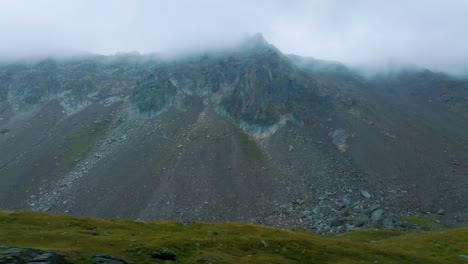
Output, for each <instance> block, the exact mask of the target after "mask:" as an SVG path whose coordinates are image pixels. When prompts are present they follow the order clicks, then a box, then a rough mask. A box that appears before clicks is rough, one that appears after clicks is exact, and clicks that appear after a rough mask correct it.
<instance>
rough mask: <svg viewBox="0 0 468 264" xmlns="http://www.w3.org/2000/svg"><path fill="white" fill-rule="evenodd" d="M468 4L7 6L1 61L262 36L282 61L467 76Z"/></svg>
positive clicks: (35, 0) (13, 2) (62, 2)
mask: <svg viewBox="0 0 468 264" xmlns="http://www.w3.org/2000/svg"><path fill="white" fill-rule="evenodd" d="M467 17H468V1H465V0H447V1H435V0H414V1H403V0H395V1H380V0H377V1H374V0H357V1H345V0H341V1H339V0H327V1H314V0H310V1H307V0H298V1H286V0H284V1H280V0H277V1H274V0H271V1H266V0H264V1H262V0H257V1H255V0H237V1H229V2H228V1H215V0H200V1H189V0H178V1H151V0H132V1H130V0H128V1H121V0H113V1H112V0H100V1H93V0H81V1H71V0H29V1H28V0H3V1H1V2H0V36H2V37H1V41H0V57H2V58H12V57H26V56H45V55H67V54H79V53H83V52H93V53H100V54H113V53H116V52H119V51H139V52H142V53H150V52H158V53H181V52H182V53H183V52H190V51H196V50H200V49H211V48H216V47H222V46H225V45H229V44H231V43H234V42H236V41H238V40H239V39H241V38H243V37H245V36H246V35H249V34H254V33H256V32H262V33H263V35H264V36H265V38H266V39H267V40H268V41H270V42H271V43H272V44H274V45H276V46H277V47H278V48H279V49H281V50H282V51H283V52H285V53H295V54H299V55H303V56H311V57H316V58H321V59H327V60H335V61H342V62H345V63H348V64H352V65H366V67H375V68H382V69H383V68H385V67H386V65H399V64H411V65H417V66H422V67H428V68H431V69H435V70H444V71H449V72H452V73H466V72H467V70H468V48H467V47H468V34H466V29H467V28H468V19H466V18H467Z"/></svg>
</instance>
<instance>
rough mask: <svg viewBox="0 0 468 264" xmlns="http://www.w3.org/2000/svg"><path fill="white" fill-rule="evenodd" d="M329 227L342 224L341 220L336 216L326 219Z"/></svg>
mask: <svg viewBox="0 0 468 264" xmlns="http://www.w3.org/2000/svg"><path fill="white" fill-rule="evenodd" d="M328 221H329V223H330V226H331V227H337V226H341V225H343V221H342V220H341V219H340V218H339V217H338V216H333V217H331V218H330V219H328Z"/></svg>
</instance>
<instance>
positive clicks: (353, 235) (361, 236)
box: [341, 230, 404, 242]
mask: <svg viewBox="0 0 468 264" xmlns="http://www.w3.org/2000/svg"><path fill="white" fill-rule="evenodd" d="M402 234H404V233H403V232H400V231H397V230H356V231H354V232H349V233H346V234H344V235H342V236H341V237H342V238H345V239H349V240H350V241H354V242H375V241H379V240H384V239H388V238H392V237H396V236H400V235H402Z"/></svg>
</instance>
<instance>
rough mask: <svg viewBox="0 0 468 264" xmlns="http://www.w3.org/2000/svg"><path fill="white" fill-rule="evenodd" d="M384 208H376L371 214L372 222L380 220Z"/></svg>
mask: <svg viewBox="0 0 468 264" xmlns="http://www.w3.org/2000/svg"><path fill="white" fill-rule="evenodd" d="M383 213H384V210H383V209H382V208H379V209H376V210H374V211H373V212H372V214H371V219H372V221H374V222H379V221H380V220H382V217H383Z"/></svg>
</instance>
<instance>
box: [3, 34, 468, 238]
mask: <svg viewBox="0 0 468 264" xmlns="http://www.w3.org/2000/svg"><path fill="white" fill-rule="evenodd" d="M467 85H468V81H467V80H462V79H456V78H453V77H450V76H447V75H444V74H439V73H433V72H430V71H427V70H418V69H416V70H408V71H403V72H400V73H396V74H388V75H381V76H374V77H372V78H365V77H363V76H361V75H359V74H358V73H357V72H355V71H353V70H352V69H349V68H347V67H346V66H344V65H342V64H339V63H333V62H325V61H320V60H316V59H311V58H301V57H297V56H287V55H284V54H282V53H281V52H280V51H279V50H278V49H276V48H275V47H273V46H272V45H270V44H268V43H267V42H266V41H265V40H264V39H263V38H262V37H261V35H256V36H254V37H253V38H251V39H249V40H247V41H246V42H245V43H243V44H242V45H240V46H239V47H237V48H233V49H231V50H226V51H223V52H220V51H219V52H213V53H206V54H201V55H194V56H189V57H184V58H177V59H171V60H169V59H167V58H164V57H159V56H146V55H138V54H120V55H115V56H88V57H80V58H74V59H66V60H65V59H62V60H59V59H48V60H43V61H40V62H37V63H21V62H19V63H16V64H7V65H2V66H0V150H1V151H0V209H4V210H20V209H29V210H35V211H41V212H59V213H68V214H73V215H82V216H96V217H104V218H131V219H144V220H157V219H171V220H177V221H179V222H186V223H189V222H193V221H240V222H253V223H260V224H266V225H271V226H279V227H303V228H305V229H307V230H313V231H316V232H319V233H337V232H344V231H347V230H353V229H356V228H362V227H385V228H398V229H408V228H409V229H412V228H415V226H414V225H412V224H411V223H408V221H405V220H402V219H403V218H402V217H408V216H411V217H424V218H429V219H432V220H433V221H437V222H440V223H442V224H443V225H448V226H460V225H464V224H466V223H467V221H468V202H467V201H468V199H467V196H468V188H467V187H468V175H467V172H468V163H466V162H465V161H466V160H468V133H466V131H468V95H467V87H468V86H467Z"/></svg>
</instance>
